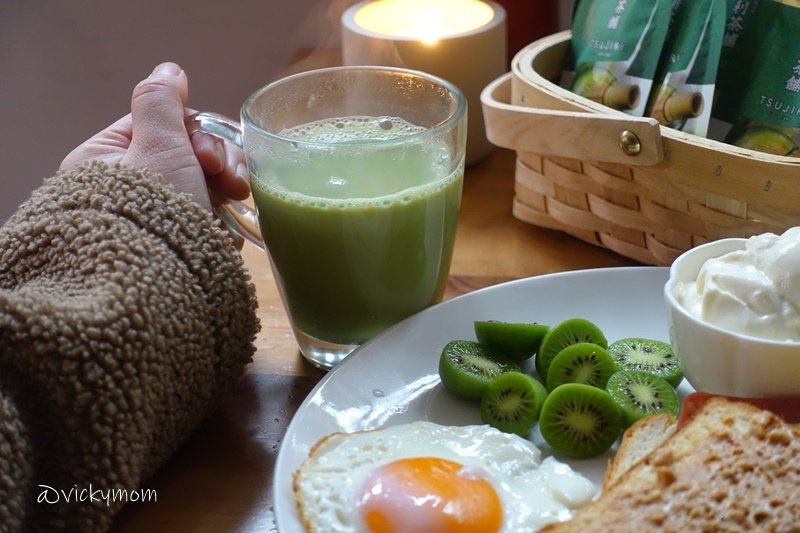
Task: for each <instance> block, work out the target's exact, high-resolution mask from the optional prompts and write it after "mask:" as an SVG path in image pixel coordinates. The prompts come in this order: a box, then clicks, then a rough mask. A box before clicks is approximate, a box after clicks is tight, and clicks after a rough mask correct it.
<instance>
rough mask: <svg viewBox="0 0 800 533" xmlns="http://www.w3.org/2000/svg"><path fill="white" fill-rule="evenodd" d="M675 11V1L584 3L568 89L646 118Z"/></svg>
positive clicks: (578, 9) (579, 7)
mask: <svg viewBox="0 0 800 533" xmlns="http://www.w3.org/2000/svg"><path fill="white" fill-rule="evenodd" d="M670 11H671V4H670V0H578V2H577V3H576V5H575V8H574V10H573V18H572V39H571V47H570V52H571V53H570V54H568V58H567V64H566V67H565V69H564V75H563V77H562V81H561V84H562V86H564V87H567V88H569V89H570V90H571V91H572V92H574V93H576V94H579V95H581V96H583V97H585V98H589V99H590V100H594V101H596V102H599V103H602V104H604V105H607V106H609V107H612V108H614V109H619V110H622V111H624V112H626V113H628V114H630V115H633V116H643V115H644V110H645V104H646V103H647V96H648V95H649V94H650V89H651V88H652V85H653V76H654V75H655V70H656V67H657V66H658V58H659V56H660V54H661V49H662V47H663V45H664V39H665V37H666V34H667V27H668V26H669V19H670Z"/></svg>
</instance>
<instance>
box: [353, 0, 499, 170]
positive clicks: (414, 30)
mask: <svg viewBox="0 0 800 533" xmlns="http://www.w3.org/2000/svg"><path fill="white" fill-rule="evenodd" d="M342 58H343V62H344V64H345V65H386V66H398V67H406V68H411V69H416V70H422V71H425V72H429V73H431V74H434V75H436V76H440V77H442V78H445V79H446V80H448V81H450V82H452V83H454V84H455V85H456V86H458V88H459V89H461V90H462V91H463V92H464V96H465V97H466V98H467V103H468V106H469V110H468V116H467V132H468V133H467V164H470V163H474V162H476V161H479V160H480V159H482V158H484V157H485V156H486V155H487V154H488V153H489V151H490V150H491V148H492V146H491V144H490V143H489V141H487V140H486V132H485V129H484V128H485V126H484V122H483V113H482V112H481V106H480V93H481V90H482V89H483V88H484V87H485V86H486V85H487V84H488V83H489V82H491V81H492V80H494V79H495V78H497V77H498V76H500V75H501V74H503V73H504V72H505V71H506V70H508V68H507V65H506V14H505V10H504V9H503V7H502V6H500V5H499V4H497V3H495V2H491V1H482V0H373V1H370V0H367V1H363V2H360V3H358V4H355V5H353V6H351V7H350V8H349V9H347V10H346V11H345V12H344V14H343V15H342Z"/></svg>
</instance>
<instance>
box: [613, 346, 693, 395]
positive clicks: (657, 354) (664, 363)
mask: <svg viewBox="0 0 800 533" xmlns="http://www.w3.org/2000/svg"><path fill="white" fill-rule="evenodd" d="M608 353H610V354H611V357H612V359H614V364H615V365H616V367H617V370H637V371H641V372H647V373H648V374H653V375H654V376H658V377H660V378H662V379H665V380H666V381H667V383H669V384H670V385H672V386H673V387H677V386H678V384H679V383H680V382H681V380H682V379H683V372H682V371H681V367H680V363H679V362H678V358H677V357H675V350H673V349H672V345H671V344H670V343H668V342H664V341H658V340H654V339H643V338H641V337H628V338H625V339H620V340H618V341H614V342H612V343H611V344H610V345H609V346H608Z"/></svg>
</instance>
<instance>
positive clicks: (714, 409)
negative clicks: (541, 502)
mask: <svg viewBox="0 0 800 533" xmlns="http://www.w3.org/2000/svg"><path fill="white" fill-rule="evenodd" d="M631 453H633V452H631ZM634 455H635V454H634ZM620 468H622V467H620ZM798 487H800V430H797V429H796V428H792V427H791V426H789V425H788V424H786V423H785V422H784V421H783V420H781V419H780V418H779V417H778V416H776V415H774V414H772V413H771V412H769V411H765V410H762V409H759V408H757V407H755V406H753V405H750V404H747V403H743V402H735V401H730V400H727V399H723V398H713V399H711V400H709V401H707V402H706V403H705V404H704V405H703V406H702V407H701V408H700V410H699V411H698V412H697V413H696V414H695V415H694V417H692V418H691V419H690V420H689V421H687V422H686V424H685V425H683V426H682V427H681V428H680V429H679V430H676V431H675V432H674V433H673V434H672V435H671V436H670V437H668V438H666V439H665V440H664V441H663V442H662V443H661V444H659V445H657V446H656V447H655V449H653V451H652V452H650V453H648V454H647V455H646V456H645V457H644V458H642V459H640V460H639V461H638V462H636V463H635V464H633V465H632V466H631V467H630V469H629V470H627V472H624V473H622V474H621V475H620V476H619V477H618V478H617V479H616V481H613V482H612V483H611V484H610V486H609V487H608V489H607V490H605V489H604V491H603V494H602V495H601V496H600V498H598V499H597V500H595V501H593V502H592V503H591V504H589V505H588V506H587V507H584V508H583V509H581V510H580V511H578V512H577V513H576V514H575V516H574V517H573V518H572V519H570V520H568V521H566V522H561V523H557V524H551V525H549V526H547V527H545V528H544V529H543V531H547V532H551V533H552V532H562V533H563V532H585V531H611V532H613V531H653V530H658V531H748V530H752V531H798V524H800V490H798Z"/></svg>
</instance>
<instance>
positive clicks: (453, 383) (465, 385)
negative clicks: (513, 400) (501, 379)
mask: <svg viewBox="0 0 800 533" xmlns="http://www.w3.org/2000/svg"><path fill="white" fill-rule="evenodd" d="M511 370H516V371H519V370H520V368H519V365H518V364H517V363H515V362H514V361H508V360H503V359H499V358H495V357H492V356H490V355H489V353H488V352H487V351H486V349H485V348H484V347H483V346H482V345H481V344H479V343H477V342H474V341H467V340H454V341H450V342H448V343H447V344H446V345H445V347H444V348H443V349H442V354H441V356H440V357H439V378H440V379H441V380H442V385H444V387H445V388H446V389H447V390H449V391H450V392H452V393H453V394H456V395H458V396H464V397H467V398H480V397H481V395H482V394H483V391H484V390H485V389H486V387H487V386H488V385H489V382H490V381H491V380H492V379H493V378H495V377H497V376H499V375H500V374H502V373H504V372H509V371H511Z"/></svg>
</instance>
